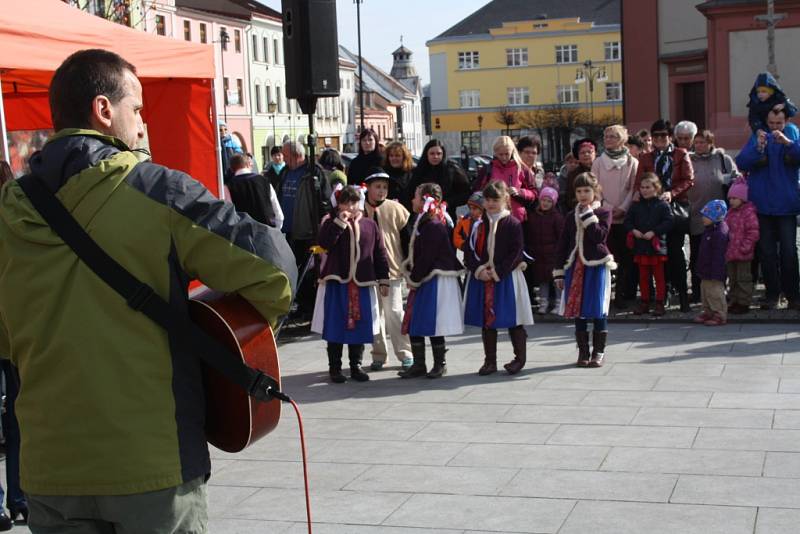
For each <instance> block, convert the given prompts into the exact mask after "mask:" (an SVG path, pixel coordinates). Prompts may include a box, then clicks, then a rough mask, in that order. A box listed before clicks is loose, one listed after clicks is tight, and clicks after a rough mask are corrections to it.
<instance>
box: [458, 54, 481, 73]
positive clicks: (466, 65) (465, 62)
mask: <svg viewBox="0 0 800 534" xmlns="http://www.w3.org/2000/svg"><path fill="white" fill-rule="evenodd" d="M480 66H481V62H480V56H479V55H478V52H475V51H473V52H459V53H458V70H469V69H477V68H478V67H480Z"/></svg>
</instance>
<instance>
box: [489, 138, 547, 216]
mask: <svg viewBox="0 0 800 534" xmlns="http://www.w3.org/2000/svg"><path fill="white" fill-rule="evenodd" d="M493 149H494V158H493V159H492V164H491V165H489V166H487V167H484V169H486V171H485V174H484V175H483V176H482V177H481V179H480V180H478V187H477V188H476V189H475V190H476V191H482V190H483V188H484V187H486V186H487V185H489V184H490V183H491V182H505V184H506V185H507V186H508V191H509V193H510V194H511V215H513V216H514V218H515V219H517V220H518V221H520V222H523V221H525V220H526V219H527V218H528V216H527V211H526V208H527V207H528V206H530V205H532V204H533V201H534V200H536V181H535V177H534V174H533V172H531V170H530V169H529V168H528V166H527V165H525V163H523V162H522V159H521V158H520V156H519V152H517V147H516V146H514V141H513V140H512V139H511V138H510V137H508V136H507V135H501V136H500V137H498V138H497V139H495V141H494V146H493Z"/></svg>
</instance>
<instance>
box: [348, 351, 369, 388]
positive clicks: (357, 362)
mask: <svg viewBox="0 0 800 534" xmlns="http://www.w3.org/2000/svg"><path fill="white" fill-rule="evenodd" d="M347 355H348V356H349V357H350V378H352V379H353V380H355V381H357V382H366V381H367V380H369V375H368V374H367V373H365V372H364V370H363V369H361V358H362V356H363V355H364V345H348V346H347Z"/></svg>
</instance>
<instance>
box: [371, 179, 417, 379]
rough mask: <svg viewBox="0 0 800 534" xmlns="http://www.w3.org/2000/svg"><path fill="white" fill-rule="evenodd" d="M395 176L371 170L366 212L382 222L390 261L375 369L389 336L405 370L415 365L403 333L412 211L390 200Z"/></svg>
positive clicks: (374, 345) (381, 302) (382, 360)
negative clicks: (407, 232)
mask: <svg viewBox="0 0 800 534" xmlns="http://www.w3.org/2000/svg"><path fill="white" fill-rule="evenodd" d="M390 182H391V178H390V177H389V175H388V174H387V173H386V172H385V171H384V170H383V169H381V168H380V167H375V168H372V169H370V171H369V175H368V176H367V177H366V178H364V183H365V184H366V186H367V201H366V203H365V204H364V208H365V212H364V213H365V215H366V216H367V218H369V219H372V220H373V221H375V223H376V224H377V225H378V229H380V231H381V235H382V236H383V244H384V246H385V247H386V259H387V261H388V262H389V288H388V295H387V296H385V297H383V296H382V297H381V298H380V299H379V300H378V307H379V309H380V318H381V320H380V325H381V329H380V332H379V333H378V334H376V335H375V340H374V341H373V343H372V365H371V366H370V368H371V369H372V370H373V371H379V370H380V369H382V368H383V366H384V365H385V364H386V358H387V354H388V352H389V351H388V348H387V347H388V346H387V344H386V338H387V336H388V337H389V338H390V339H391V340H392V347H394V354H395V356H396V357H397V359H398V360H399V361H400V363H401V364H402V366H403V368H404V369H407V368H409V367H411V363H412V359H411V342H410V341H409V339H408V336H407V335H404V334H403V333H402V327H403V271H402V269H401V265H402V263H403V260H404V259H405V255H404V254H403V247H402V240H403V237H402V233H403V230H404V228H405V227H406V225H407V224H408V217H409V213H408V210H407V209H406V208H405V207H403V205H402V204H400V203H399V202H397V201H395V200H388V199H387V197H388V195H389V186H390Z"/></svg>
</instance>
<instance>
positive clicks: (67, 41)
mask: <svg viewBox="0 0 800 534" xmlns="http://www.w3.org/2000/svg"><path fill="white" fill-rule="evenodd" d="M86 48H104V49H107V50H111V51H113V52H116V53H118V54H119V55H121V56H122V57H124V58H125V59H126V60H127V61H129V62H130V63H132V64H133V65H134V66H135V67H136V70H137V73H138V75H139V79H140V80H141V82H142V87H143V91H144V109H143V110H142V115H143V118H144V120H145V123H146V125H147V134H148V138H149V143H150V151H151V153H152V155H153V161H155V162H156V163H160V164H162V165H166V166H168V167H171V168H175V169H179V170H182V171H184V172H186V173H188V174H190V175H191V176H193V177H194V178H196V179H197V180H200V181H201V182H203V184H205V185H206V187H208V188H209V189H210V190H211V191H212V192H213V193H215V194H217V195H219V193H220V180H219V172H218V165H219V163H218V152H217V150H218V149H217V145H218V141H219V137H218V135H217V127H216V123H215V117H214V106H213V94H214V92H213V80H214V56H213V49H212V48H211V46H210V45H200V44H193V43H188V42H185V41H179V40H175V39H169V38H166V37H161V36H157V35H150V34H147V33H144V32H141V31H137V30H133V29H131V28H127V27H124V26H121V25H119V24H115V23H112V22H109V21H107V20H104V19H101V18H99V17H96V16H93V15H90V14H88V13H85V12H83V11H80V10H78V9H75V8H74V7H70V6H69V5H67V4H65V3H63V2H61V1H59V0H10V1H9V0H3V8H2V9H0V51H2V53H0V82H2V98H0V111H2V110H3V109H4V115H5V121H4V122H5V128H6V129H7V130H8V131H15V130H38V129H45V128H52V124H51V120H50V106H49V104H48V98H47V88H48V85H49V83H50V79H51V78H52V75H53V72H54V71H55V69H56V68H58V66H59V65H60V64H61V62H62V61H64V59H66V58H67V56H69V55H70V54H71V53H73V52H75V51H77V50H83V49H86ZM0 115H3V113H0ZM2 130H3V120H2V117H0V134H2V136H3V137H2V139H3V140H5V136H6V132H5V131H2Z"/></svg>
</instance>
